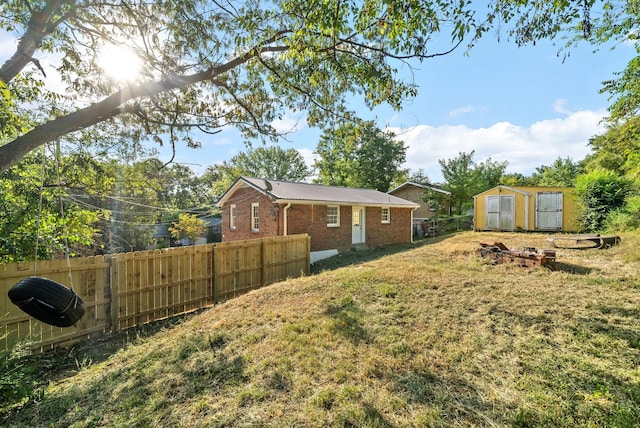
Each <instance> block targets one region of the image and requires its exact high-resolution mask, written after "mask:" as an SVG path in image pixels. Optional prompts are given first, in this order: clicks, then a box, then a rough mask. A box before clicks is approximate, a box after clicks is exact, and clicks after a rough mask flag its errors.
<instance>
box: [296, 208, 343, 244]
mask: <svg viewBox="0 0 640 428" xmlns="http://www.w3.org/2000/svg"><path fill="white" fill-rule="evenodd" d="M287 215H288V225H289V227H288V230H287V233H288V234H290V235H294V234H296V233H308V234H309V236H310V237H311V251H321V250H332V249H337V250H338V251H346V250H348V249H349V248H351V207H350V206H349V207H340V226H339V227H329V226H327V206H326V205H292V206H291V208H289V210H288V212H287Z"/></svg>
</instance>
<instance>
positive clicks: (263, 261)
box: [260, 238, 267, 287]
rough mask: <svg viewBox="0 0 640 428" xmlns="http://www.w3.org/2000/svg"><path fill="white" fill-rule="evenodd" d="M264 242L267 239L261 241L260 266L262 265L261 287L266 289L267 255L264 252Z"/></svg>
mask: <svg viewBox="0 0 640 428" xmlns="http://www.w3.org/2000/svg"><path fill="white" fill-rule="evenodd" d="M264 241H265V238H263V239H261V240H260V260H261V261H260V264H261V265H262V267H261V269H260V287H264V286H265V285H266V283H267V260H266V258H267V254H266V251H265V250H264Z"/></svg>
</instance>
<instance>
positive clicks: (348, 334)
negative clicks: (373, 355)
mask: <svg viewBox="0 0 640 428" xmlns="http://www.w3.org/2000/svg"><path fill="white" fill-rule="evenodd" d="M325 315H327V316H328V317H329V318H331V319H332V320H333V325H332V327H331V331H332V332H334V333H336V334H339V335H340V336H342V337H344V338H345V339H347V340H349V341H350V342H351V343H353V344H354V345H357V344H358V343H360V342H365V343H369V342H370V340H371V337H370V336H369V333H368V332H367V330H366V329H365V328H364V327H363V321H364V316H365V314H364V311H363V310H362V309H361V308H360V307H359V306H358V304H357V303H356V302H355V301H354V300H353V299H351V298H350V297H346V298H343V299H342V301H341V302H340V303H339V304H337V305H334V304H332V305H329V307H328V308H327V310H326V311H325Z"/></svg>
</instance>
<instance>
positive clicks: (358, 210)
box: [351, 207, 364, 244]
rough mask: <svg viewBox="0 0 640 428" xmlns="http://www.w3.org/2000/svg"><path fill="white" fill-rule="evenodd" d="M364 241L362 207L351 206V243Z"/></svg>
mask: <svg viewBox="0 0 640 428" xmlns="http://www.w3.org/2000/svg"><path fill="white" fill-rule="evenodd" d="M363 242H364V208H363V207H353V209H352V212H351V243H352V244H362V243H363Z"/></svg>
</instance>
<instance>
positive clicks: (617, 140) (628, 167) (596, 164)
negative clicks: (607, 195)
mask: <svg viewBox="0 0 640 428" xmlns="http://www.w3.org/2000/svg"><path fill="white" fill-rule="evenodd" d="M589 145H590V146H591V150H592V153H591V154H590V155H589V156H587V158H586V159H585V164H586V168H588V169H589V170H593V169H598V168H600V169H605V170H608V171H612V172H614V173H616V174H618V175H624V176H628V177H629V178H631V179H632V180H633V181H634V182H635V183H636V184H638V185H640V117H636V118H632V119H629V120H627V121H624V122H620V123H615V124H610V125H609V126H608V127H607V129H606V131H605V132H604V133H603V134H601V135H598V136H595V137H593V138H592V139H590V140H589Z"/></svg>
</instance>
